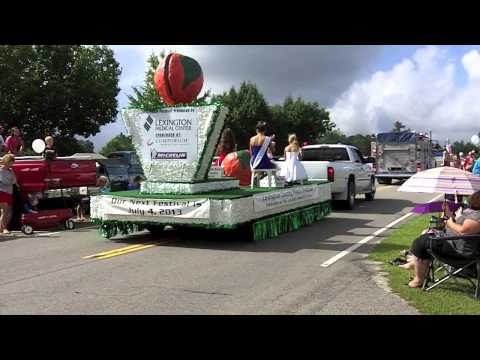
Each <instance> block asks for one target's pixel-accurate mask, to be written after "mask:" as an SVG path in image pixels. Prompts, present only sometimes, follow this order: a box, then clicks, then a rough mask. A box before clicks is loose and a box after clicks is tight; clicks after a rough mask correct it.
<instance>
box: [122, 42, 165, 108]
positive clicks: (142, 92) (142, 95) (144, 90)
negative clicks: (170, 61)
mask: <svg viewBox="0 0 480 360" xmlns="http://www.w3.org/2000/svg"><path fill="white" fill-rule="evenodd" d="M164 58H165V51H162V52H161V53H160V54H159V55H158V56H157V55H155V54H153V53H152V54H150V56H149V57H148V60H147V62H148V68H147V71H146V72H145V80H144V85H143V86H141V87H136V86H134V87H132V90H133V95H128V96H127V97H128V101H129V102H130V105H131V106H133V107H135V108H142V109H145V110H147V111H149V110H151V111H154V110H156V109H158V108H159V107H162V106H165V103H164V102H163V100H162V98H161V97H160V96H159V95H158V93H157V90H156V89H155V82H154V81H153V76H154V74H155V70H156V69H157V68H158V65H159V64H160V62H161V61H162V60H163V59H164Z"/></svg>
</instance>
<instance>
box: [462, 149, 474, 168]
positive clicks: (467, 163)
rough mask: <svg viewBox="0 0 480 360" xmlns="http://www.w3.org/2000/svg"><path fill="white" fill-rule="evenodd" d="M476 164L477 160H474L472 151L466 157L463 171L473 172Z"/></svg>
mask: <svg viewBox="0 0 480 360" xmlns="http://www.w3.org/2000/svg"><path fill="white" fill-rule="evenodd" d="M474 162H475V159H474V158H473V154H472V152H471V151H469V152H468V154H467V156H466V157H465V162H464V166H463V170H465V171H470V172H471V171H472V167H473V163H474Z"/></svg>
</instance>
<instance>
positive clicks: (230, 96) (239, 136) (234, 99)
mask: <svg viewBox="0 0 480 360" xmlns="http://www.w3.org/2000/svg"><path fill="white" fill-rule="evenodd" d="M213 100H221V101H222V102H223V103H224V104H225V105H226V106H227V107H228V110H229V112H228V115H227V118H226V120H225V126H226V127H229V128H231V129H232V130H233V132H234V133H235V138H236V140H237V146H238V149H239V150H240V149H246V148H248V144H249V140H250V137H251V136H252V135H254V134H255V126H256V124H257V122H258V121H266V122H267V123H268V124H269V125H270V126H271V124H270V120H271V111H270V108H269V106H268V104H267V102H266V100H265V98H264V97H263V94H261V93H260V91H259V90H258V89H257V86H256V85H255V84H253V83H250V82H248V83H247V82H243V83H242V84H241V85H240V88H239V89H238V91H237V90H235V88H234V87H232V88H231V89H230V91H229V92H225V93H223V95H218V96H214V97H213ZM269 132H270V129H269Z"/></svg>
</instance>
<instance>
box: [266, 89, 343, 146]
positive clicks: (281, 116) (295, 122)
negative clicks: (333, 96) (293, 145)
mask: <svg viewBox="0 0 480 360" xmlns="http://www.w3.org/2000/svg"><path fill="white" fill-rule="evenodd" d="M272 112H273V113H274V119H273V127H275V128H276V129H279V128H280V130H278V131H279V132H281V133H282V135H281V138H278V140H279V141H281V142H283V141H285V143H286V141H287V140H288V139H287V136H286V135H285V134H284V133H285V132H286V133H287V134H288V133H295V134H296V135H297V138H298V140H299V142H300V143H303V142H305V141H307V142H308V143H309V144H312V143H315V141H316V139H318V138H319V137H321V136H323V135H324V134H326V133H327V132H329V131H331V130H332V129H333V128H334V127H335V124H334V123H333V122H332V121H331V120H330V114H329V113H328V111H326V110H325V109H324V108H322V107H320V105H319V104H318V103H317V102H307V101H304V100H303V99H302V98H300V97H299V98H297V99H296V100H294V99H293V98H292V97H290V96H288V97H287V98H286V99H285V101H284V102H283V104H282V105H281V106H280V107H279V106H274V107H273V108H272ZM284 139H285V140H284Z"/></svg>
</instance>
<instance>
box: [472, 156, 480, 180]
mask: <svg viewBox="0 0 480 360" xmlns="http://www.w3.org/2000/svg"><path fill="white" fill-rule="evenodd" d="M472 174H473V175H477V176H480V158H479V159H476V160H475V163H474V164H473V167H472Z"/></svg>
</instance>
